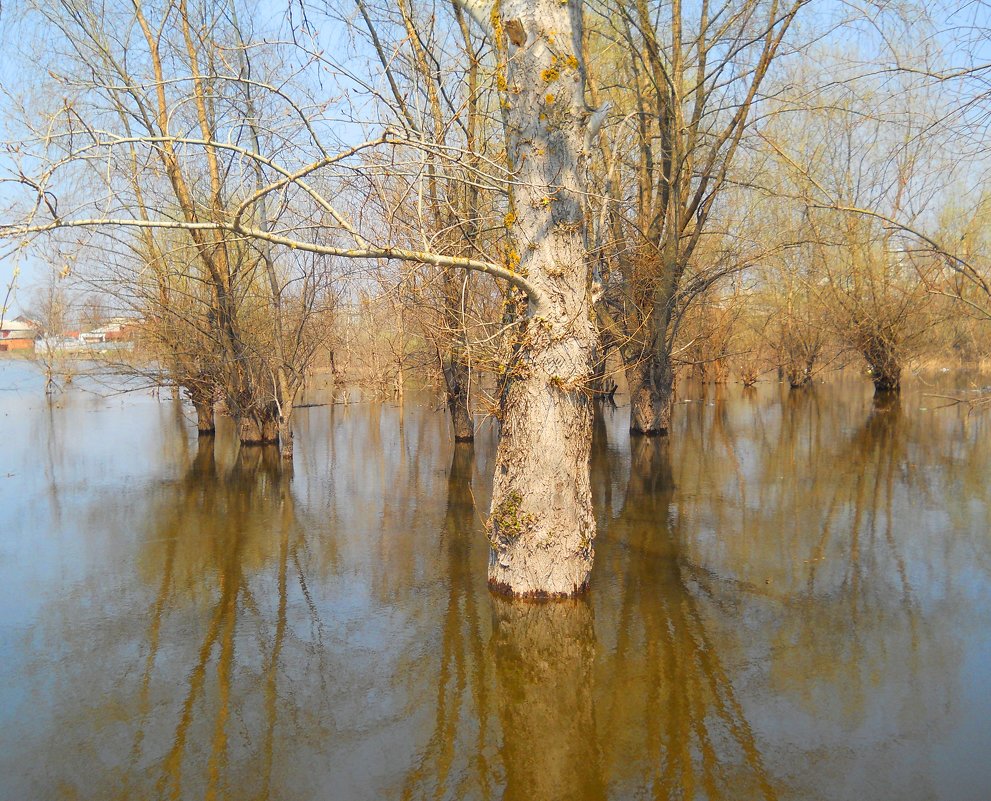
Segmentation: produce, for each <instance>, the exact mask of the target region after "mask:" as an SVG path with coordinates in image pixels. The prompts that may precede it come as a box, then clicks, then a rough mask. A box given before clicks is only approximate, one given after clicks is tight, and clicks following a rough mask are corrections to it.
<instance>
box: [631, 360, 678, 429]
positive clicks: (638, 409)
mask: <svg viewBox="0 0 991 801" xmlns="http://www.w3.org/2000/svg"><path fill="white" fill-rule="evenodd" d="M626 375H627V380H628V381H629V384H630V433H631V434H642V435H644V436H663V435H666V434H667V433H668V431H669V430H670V428H671V408H672V406H673V404H674V370H673V368H672V366H671V359H670V358H669V357H668V356H667V354H664V355H663V356H658V355H656V354H649V355H646V356H644V357H643V358H642V359H640V360H639V361H636V362H634V363H633V364H630V365H627V368H626Z"/></svg>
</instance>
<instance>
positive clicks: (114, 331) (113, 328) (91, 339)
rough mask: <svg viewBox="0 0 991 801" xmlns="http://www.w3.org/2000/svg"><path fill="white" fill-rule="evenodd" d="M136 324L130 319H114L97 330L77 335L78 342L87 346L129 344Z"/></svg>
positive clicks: (135, 321) (136, 321) (136, 322)
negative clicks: (112, 343)
mask: <svg viewBox="0 0 991 801" xmlns="http://www.w3.org/2000/svg"><path fill="white" fill-rule="evenodd" d="M138 322H139V321H138V320H135V319H134V318H131V317H114V318H113V319H111V320H108V321H107V322H106V323H105V324H103V325H101V326H100V327H99V328H94V329H93V330H92V331H83V332H82V333H81V334H78V336H79V340H80V341H81V342H84V343H86V344H87V345H95V344H98V343H101V342H130V341H131V340H132V339H134V332H135V330H136V329H137V324H138Z"/></svg>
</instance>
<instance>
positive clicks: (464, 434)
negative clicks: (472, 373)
mask: <svg viewBox="0 0 991 801" xmlns="http://www.w3.org/2000/svg"><path fill="white" fill-rule="evenodd" d="M443 372H444V386H445V389H446V394H447V408H448V411H450V413H451V424H452V426H453V427H454V441H455V442H471V441H472V440H474V439H475V421H474V419H473V418H472V415H471V409H470V408H469V406H468V366H467V365H466V364H465V363H464V361H463V360H462V359H459V358H457V355H456V354H454V353H452V354H449V355H448V357H447V358H445V360H444V365H443Z"/></svg>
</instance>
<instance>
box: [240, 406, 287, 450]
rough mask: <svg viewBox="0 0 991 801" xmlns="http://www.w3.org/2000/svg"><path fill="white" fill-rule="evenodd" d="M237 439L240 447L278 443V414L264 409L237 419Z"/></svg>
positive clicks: (272, 410)
mask: <svg viewBox="0 0 991 801" xmlns="http://www.w3.org/2000/svg"><path fill="white" fill-rule="evenodd" d="M237 437H238V439H239V440H240V442H241V444H242V445H274V444H275V443H277V442H278V441H279V426H278V413H277V412H276V411H275V410H274V409H268V408H264V409H261V410H259V411H255V412H251V413H249V414H246V415H244V416H243V417H239V418H238V419H237Z"/></svg>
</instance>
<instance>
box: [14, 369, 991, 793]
mask: <svg viewBox="0 0 991 801" xmlns="http://www.w3.org/2000/svg"><path fill="white" fill-rule="evenodd" d="M865 384H866V382H864V383H861V382H859V381H854V382H846V383H836V384H833V385H827V386H823V387H819V388H817V389H816V390H815V391H814V392H809V393H792V394H789V393H787V392H782V391H781V389H780V388H779V387H778V386H777V385H764V386H761V387H759V388H758V389H757V390H756V391H755V392H752V393H749V394H747V393H743V392H741V391H740V390H738V389H734V388H727V389H726V390H724V391H723V393H721V394H718V393H714V392H713V391H712V390H710V391H709V392H708V394H703V393H702V390H694V391H690V392H689V394H688V397H690V398H691V400H692V402H690V403H682V404H680V405H679V406H678V409H677V412H676V415H675V431H674V436H673V437H672V441H671V444H670V446H669V447H665V446H662V445H658V444H657V443H655V442H645V441H639V442H634V443H632V445H631V442H630V440H629V438H628V437H627V435H626V433H625V424H626V419H627V418H626V412H625V410H623V409H619V410H616V411H608V410H607V412H606V413H605V416H604V417H603V418H601V419H599V420H598V421H597V431H596V447H595V452H594V456H593V460H594V461H593V470H594V487H595V501H596V510H597V515H598V520H599V532H600V533H599V539H598V540H597V555H596V566H595V572H594V577H593V586H592V590H591V592H590V594H589V595H588V596H587V597H586V598H583V599H581V600H577V601H573V602H565V603H557V604H549V605H541V604H514V603H510V602H507V601H504V600H501V599H498V598H493V597H491V596H490V595H489V593H488V591H487V589H486V586H485V561H486V543H485V540H484V536H483V534H482V526H481V522H480V519H481V515H482V514H483V513H484V510H485V509H486V508H487V504H488V492H489V490H488V486H489V474H490V471H491V468H492V460H493V454H494V438H493V435H492V432H491V430H490V429H486V431H487V432H488V433H486V434H485V435H484V436H483V437H482V438H481V440H480V441H479V442H478V443H477V444H476V445H475V446H474V448H471V447H462V446H459V447H457V448H455V447H454V445H453V444H452V443H451V442H450V436H449V434H448V430H447V421H446V418H445V416H444V414H443V413H442V412H440V411H438V410H436V408H435V407H436V404H434V405H433V406H431V405H429V404H422V405H410V406H407V408H406V409H405V411H404V413H403V415H402V416H400V414H399V411H398V410H397V409H396V408H393V407H388V406H378V405H354V406H351V407H349V408H342V407H315V408H311V409H308V410H304V411H302V412H301V417H300V421H299V425H298V429H297V437H296V443H297V458H296V464H295V470H294V472H293V473H292V474H291V475H290V474H287V473H286V472H283V471H282V470H281V469H280V465H279V460H278V458H277V457H275V456H274V455H273V454H270V453H268V452H265V451H262V450H258V449H254V450H246V451H242V452H241V453H238V452H237V449H236V447H235V446H234V444H233V442H232V440H231V437H230V432H229V431H227V430H222V431H221V432H220V436H219V437H218V439H217V443H216V448H215V449H214V448H211V447H198V443H197V441H196V437H195V430H194V428H193V426H191V424H190V422H189V421H187V420H185V419H183V417H182V416H181V413H180V410H179V409H178V408H177V407H176V406H174V405H173V404H172V403H170V402H160V401H157V400H155V399H153V398H151V397H149V396H146V395H142V396H127V397H118V396H114V397H109V398H107V397H97V396H93V395H89V394H85V393H83V392H80V391H78V390H76V391H74V392H72V393H70V394H68V395H64V396H61V397H60V398H59V399H58V400H57V405H56V406H54V407H50V406H48V405H46V403H45V401H44V398H43V396H42V394H41V392H40V389H39V387H38V385H37V384H36V382H35V381H34V380H33V379H31V378H29V377H27V376H26V375H25V374H24V373H23V368H22V367H21V366H20V365H17V364H14V365H11V364H10V363H6V364H3V363H0V386H3V387H7V388H8V389H7V390H6V391H0V442H2V443H3V446H2V453H3V464H2V465H0V798H2V799H4V800H5V801H7V800H9V801H20V800H21V799H23V800H24V801H34V800H36V799H38V800H46V799H100V801H104V800H106V799H127V800H128V801H130V800H132V799H134V800H137V799H159V798H167V799H205V798H228V799H232V800H237V801H241V800H242V799H259V800H262V799H287V801H288V800H292V801H305V800H307V799H334V800H336V799H345V800H349V799H406V798H408V799H420V798H431V799H433V798H440V799H482V798H521V799H536V800H537V801H541V800H543V799H548V800H550V799H585V798H588V799H604V798H609V799H639V798H645V799H646V798H658V799H675V798H677V799H701V798H706V799H723V798H725V799H733V801H739V800H741V799H744V800H745V799H857V801H860V800H861V799H874V800H877V799H899V801H911V800H912V799H952V800H953V801H970V800H971V799H973V801H985V800H986V799H988V798H991V758H989V756H991V603H989V602H991V533H989V532H991V525H989V524H991V521H989V502H991V497H989V496H991V490H989V487H991V481H989V475H991V473H989V468H991V430H989V425H991V418H988V417H987V416H980V415H976V416H974V415H972V416H968V415H967V414H966V412H965V410H963V409H962V408H955V409H948V410H942V411H933V410H931V409H929V408H922V407H928V406H930V405H931V404H932V403H933V402H934V401H933V399H932V398H928V397H925V396H924V395H923V392H927V391H929V390H925V389H924V388H922V387H916V388H910V389H909V391H907V392H906V393H905V397H904V398H903V400H902V402H901V404H900V405H899V406H896V407H894V408H889V409H884V410H878V409H874V408H873V407H872V404H871V398H870V393H869V387H868V386H867V385H865ZM11 387H13V389H10V388H11Z"/></svg>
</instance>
